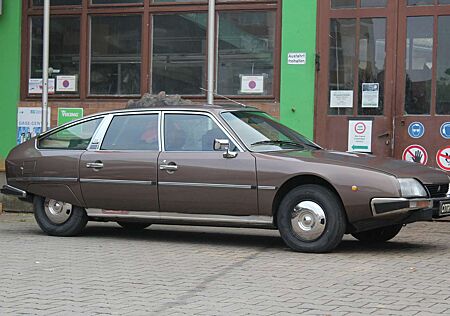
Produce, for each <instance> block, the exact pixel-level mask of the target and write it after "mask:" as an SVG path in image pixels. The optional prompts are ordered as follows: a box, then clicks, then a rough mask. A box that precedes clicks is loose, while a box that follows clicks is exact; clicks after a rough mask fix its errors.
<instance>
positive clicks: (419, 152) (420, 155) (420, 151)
mask: <svg viewBox="0 0 450 316" xmlns="http://www.w3.org/2000/svg"><path fill="white" fill-rule="evenodd" d="M402 159H403V160H405V161H410V162H416V163H420V164H422V165H426V164H427V162H428V153H427V151H426V150H425V148H423V147H422V146H420V145H410V146H408V147H406V149H405V150H404V151H403V155H402Z"/></svg>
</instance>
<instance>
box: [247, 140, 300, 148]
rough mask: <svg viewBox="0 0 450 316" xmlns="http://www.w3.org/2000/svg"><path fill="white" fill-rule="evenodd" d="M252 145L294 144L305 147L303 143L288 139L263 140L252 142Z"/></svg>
mask: <svg viewBox="0 0 450 316" xmlns="http://www.w3.org/2000/svg"><path fill="white" fill-rule="evenodd" d="M251 145H252V146H258V145H280V146H282V145H288V146H294V147H299V148H305V146H304V145H303V144H299V143H296V142H290V141H286V140H262V141H259V142H256V143H253V144H251Z"/></svg>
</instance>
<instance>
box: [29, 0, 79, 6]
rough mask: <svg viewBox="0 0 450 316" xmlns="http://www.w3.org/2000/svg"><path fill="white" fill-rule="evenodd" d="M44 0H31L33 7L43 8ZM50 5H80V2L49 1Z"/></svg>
mask: <svg viewBox="0 0 450 316" xmlns="http://www.w3.org/2000/svg"><path fill="white" fill-rule="evenodd" d="M43 5H44V0H33V6H36V7H38V6H43ZM50 5H81V0H50Z"/></svg>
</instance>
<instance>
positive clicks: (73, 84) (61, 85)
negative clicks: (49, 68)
mask: <svg viewBox="0 0 450 316" xmlns="http://www.w3.org/2000/svg"><path fill="white" fill-rule="evenodd" d="M56 91H58V92H77V76H57V77H56Z"/></svg>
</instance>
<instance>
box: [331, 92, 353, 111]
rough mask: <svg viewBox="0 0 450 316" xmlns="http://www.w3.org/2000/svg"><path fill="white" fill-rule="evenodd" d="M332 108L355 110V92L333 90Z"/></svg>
mask: <svg viewBox="0 0 450 316" xmlns="http://www.w3.org/2000/svg"><path fill="white" fill-rule="evenodd" d="M330 108H353V90H331V91H330Z"/></svg>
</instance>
